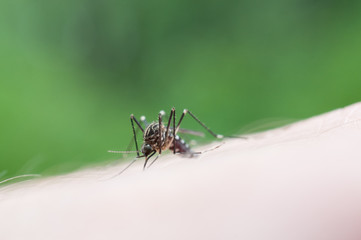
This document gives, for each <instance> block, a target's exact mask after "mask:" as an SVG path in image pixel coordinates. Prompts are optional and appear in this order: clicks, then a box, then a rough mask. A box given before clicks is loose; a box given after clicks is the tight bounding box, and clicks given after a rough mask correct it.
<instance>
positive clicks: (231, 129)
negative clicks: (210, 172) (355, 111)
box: [0, 0, 361, 179]
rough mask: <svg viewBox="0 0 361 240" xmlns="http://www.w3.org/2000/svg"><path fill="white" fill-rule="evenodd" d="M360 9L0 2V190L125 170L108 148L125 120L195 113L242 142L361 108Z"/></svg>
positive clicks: (121, 142) (126, 132)
mask: <svg viewBox="0 0 361 240" xmlns="http://www.w3.org/2000/svg"><path fill="white" fill-rule="evenodd" d="M360 10H361V5H360V2H359V1H347V2H340V1H325V0H303V1H301V0H288V1H285V0H275V1H266V0H263V1H249V0H245V1H234V0H228V1H219V0H218V1H216V0H211V1H206V2H205V1H194V0H192V1H189V0H182V1H181V0H173V1H157V0H150V1H134V0H133V1H131V0H123V1H114V0H110V1H95V0H88V1H85V0H75V1H74V0H63V1H56V2H54V1H40V0H33V1H26V0H16V1H14V0H2V1H1V2H0V28H1V38H0V53H1V58H0V81H1V82H0V84H1V85H0V100H1V101H0V109H1V118H0V131H1V134H0V144H1V151H0V159H1V163H0V172H1V176H0V178H1V179H3V178H6V177H11V176H14V175H18V174H24V173H43V174H54V173H61V172H65V171H70V170H73V169H76V168H79V167H81V166H84V165H87V164H90V163H96V162H102V161H109V160H112V159H116V158H117V157H118V156H114V155H112V154H109V153H107V150H109V149H113V150H122V149H125V148H126V146H127V145H128V143H129V141H130V139H131V134H132V133H131V128H130V123H129V115H130V113H134V114H135V115H136V116H140V115H143V114H144V115H146V116H147V117H148V120H153V119H154V120H155V119H156V117H157V114H158V112H159V110H161V109H164V110H166V111H169V110H170V108H171V107H172V106H175V107H176V109H177V110H178V116H179V113H180V112H181V111H182V109H183V108H189V109H191V110H192V112H194V113H195V114H196V115H197V116H198V117H199V118H200V119H201V120H203V121H204V122H205V123H207V125H209V126H210V127H211V128H212V129H213V130H215V131H216V132H220V133H224V134H234V133H238V132H239V131H240V129H243V131H247V129H246V128H247V127H246V128H245V127H244V126H247V125H249V124H252V123H254V122H257V121H259V120H264V119H281V120H287V119H302V118H306V117H310V116H312V115H315V114H319V113H322V112H325V111H329V110H332V109H335V108H338V107H342V106H345V105H348V104H351V103H354V102H357V101H359V100H360V99H361V97H360V88H361V81H360V79H361V78H360V77H361V70H360V67H359V65H358V64H359V62H360V60H361V54H360V53H361V45H360V44H359V43H360V42H361V32H360V31H359V29H360V27H361V15H360V14H359V12H360ZM267 121H268V122H269V121H273V120H265V121H264V122H266V123H267ZM256 125H257V124H256ZM183 126H185V127H187V128H191V129H197V130H199V129H200V128H199V126H197V124H196V123H194V122H192V120H190V119H187V120H186V121H185V122H184V125H183Z"/></svg>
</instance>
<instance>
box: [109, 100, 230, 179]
mask: <svg viewBox="0 0 361 240" xmlns="http://www.w3.org/2000/svg"><path fill="white" fill-rule="evenodd" d="M175 113H176V112H175V108H174V107H173V108H172V110H171V112H170V115H169V118H168V124H167V125H164V124H163V116H164V115H165V112H164V111H160V113H159V115H158V122H152V123H148V122H147V121H146V119H145V117H144V116H142V117H141V118H140V121H141V122H142V123H143V124H144V125H145V129H144V128H143V127H142V125H141V124H140V123H139V121H138V120H137V119H136V118H135V116H134V115H133V114H131V115H130V122H131V126H132V130H133V136H134V142H135V147H136V151H109V152H113V153H131V152H136V153H137V157H136V158H135V159H133V161H131V162H130V163H129V164H128V166H126V167H125V168H124V169H123V170H122V171H121V172H120V173H118V174H117V175H116V176H118V175H120V174H122V173H123V172H124V171H125V170H126V169H128V168H129V167H130V166H131V165H132V164H133V163H134V162H135V161H136V160H137V159H138V158H143V157H144V158H145V161H144V166H143V169H145V168H146V166H147V163H148V161H149V160H150V159H151V158H152V157H153V156H154V155H155V154H156V153H158V156H157V157H156V158H155V159H154V160H153V161H152V162H151V163H150V165H149V166H151V165H152V164H153V163H154V162H155V161H156V160H157V159H158V157H159V155H161V154H162V152H163V151H165V150H168V149H169V150H171V151H173V154H183V155H185V156H190V157H192V156H194V155H195V154H199V152H193V151H192V150H191V149H190V147H189V145H188V144H187V143H186V142H185V141H184V140H183V139H181V138H180V137H179V135H178V133H180V132H182V133H188V134H193V135H199V136H201V135H203V133H199V132H197V131H192V130H186V129H181V128H180V125H181V123H182V121H183V118H184V117H185V116H186V115H187V114H189V115H190V116H191V117H192V118H193V119H194V120H195V121H196V122H198V123H199V124H200V125H201V126H202V127H203V128H204V129H205V130H207V131H208V132H209V133H210V134H211V135H212V136H213V137H215V138H217V139H223V138H224V136H223V135H220V134H216V133H214V132H213V131H212V130H210V129H209V128H208V127H207V126H206V125H205V124H204V123H203V122H201V121H200V120H199V119H198V118H197V117H196V116H195V115H194V114H193V113H191V112H190V111H189V110H188V109H184V110H183V113H182V115H181V117H180V119H179V121H178V123H177V125H176V119H175ZM134 123H135V124H136V125H137V126H138V127H139V129H140V130H141V131H142V133H143V144H142V146H141V148H140V150H139V147H138V142H137V134H136V130H135V125H134ZM171 125H172V127H171Z"/></svg>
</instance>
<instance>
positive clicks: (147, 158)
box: [143, 151, 156, 170]
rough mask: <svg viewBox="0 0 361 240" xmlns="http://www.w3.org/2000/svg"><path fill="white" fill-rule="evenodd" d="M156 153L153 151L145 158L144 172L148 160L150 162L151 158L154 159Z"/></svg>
mask: <svg viewBox="0 0 361 240" xmlns="http://www.w3.org/2000/svg"><path fill="white" fill-rule="evenodd" d="M155 153H156V151H153V153H152V154H150V155H148V156H146V157H145V162H144V166H143V170H144V169H145V167H146V166H147V162H148V160H149V159H150V158H151V157H153V155H154V154H155Z"/></svg>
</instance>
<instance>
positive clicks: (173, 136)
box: [173, 108, 175, 154]
mask: <svg viewBox="0 0 361 240" xmlns="http://www.w3.org/2000/svg"><path fill="white" fill-rule="evenodd" d="M173 109H174V108H173ZM173 138H174V139H173V154H175V109H174V115H173Z"/></svg>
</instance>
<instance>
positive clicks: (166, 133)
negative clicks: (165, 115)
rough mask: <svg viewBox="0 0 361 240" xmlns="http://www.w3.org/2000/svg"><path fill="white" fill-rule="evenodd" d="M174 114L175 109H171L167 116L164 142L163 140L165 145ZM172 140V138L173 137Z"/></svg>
mask: <svg viewBox="0 0 361 240" xmlns="http://www.w3.org/2000/svg"><path fill="white" fill-rule="evenodd" d="M174 112H175V109H174V108H172V110H171V112H170V115H169V119H168V125H167V130H166V131H165V140H164V142H165V143H167V141H168V133H169V128H170V121H171V120H172V117H173V114H174ZM173 138H174V136H173Z"/></svg>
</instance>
